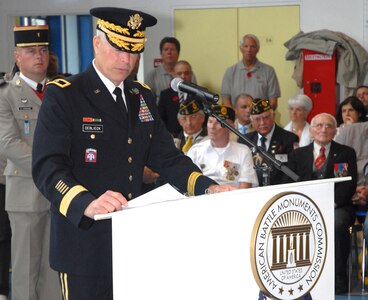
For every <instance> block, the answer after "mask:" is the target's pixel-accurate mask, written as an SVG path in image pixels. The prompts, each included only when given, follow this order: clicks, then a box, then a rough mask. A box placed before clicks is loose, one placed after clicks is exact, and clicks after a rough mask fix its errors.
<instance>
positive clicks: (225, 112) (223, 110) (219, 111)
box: [212, 105, 235, 121]
mask: <svg viewBox="0 0 368 300" xmlns="http://www.w3.org/2000/svg"><path fill="white" fill-rule="evenodd" d="M212 109H213V112H214V113H215V114H216V115H218V116H222V117H224V118H225V119H227V120H231V121H235V111H234V110H233V109H232V108H230V107H227V106H223V105H213V106H212Z"/></svg>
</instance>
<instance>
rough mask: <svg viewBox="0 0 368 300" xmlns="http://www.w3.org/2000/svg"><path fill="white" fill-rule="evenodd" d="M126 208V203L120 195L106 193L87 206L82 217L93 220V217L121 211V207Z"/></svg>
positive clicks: (117, 193)
mask: <svg viewBox="0 0 368 300" xmlns="http://www.w3.org/2000/svg"><path fill="white" fill-rule="evenodd" d="M127 206H128V201H127V199H125V197H124V196H123V195H122V194H121V193H119V192H113V191H106V192H105V193H103V194H102V195H101V196H100V197H98V198H97V199H95V200H93V201H92V202H91V203H90V204H89V205H88V206H87V208H86V209H85V211H84V215H85V216H87V217H89V218H91V219H93V218H94V216H95V215H99V214H107V213H110V212H114V211H118V210H122V208H123V207H127Z"/></svg>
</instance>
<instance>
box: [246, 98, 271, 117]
mask: <svg viewBox="0 0 368 300" xmlns="http://www.w3.org/2000/svg"><path fill="white" fill-rule="evenodd" d="M270 109H271V104H270V101H268V100H267V99H264V98H256V99H254V100H253V101H252V106H251V110H250V114H251V115H259V114H261V113H263V112H265V111H268V110H270Z"/></svg>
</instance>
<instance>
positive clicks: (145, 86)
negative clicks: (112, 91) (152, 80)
mask: <svg viewBox="0 0 368 300" xmlns="http://www.w3.org/2000/svg"><path fill="white" fill-rule="evenodd" d="M134 82H137V83H139V84H140V85H141V86H143V87H144V88H146V89H148V90H151V88H150V87H149V86H148V85H147V84H145V83H143V82H140V81H138V80H137V81H134Z"/></svg>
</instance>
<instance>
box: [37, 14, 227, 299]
mask: <svg viewBox="0 0 368 300" xmlns="http://www.w3.org/2000/svg"><path fill="white" fill-rule="evenodd" d="M90 13H91V14H92V15H93V16H95V17H97V18H98V21H97V30H96V35H95V36H94V37H93V47H94V52H95V58H94V60H93V61H92V62H91V64H90V65H89V67H88V68H87V70H86V71H84V72H82V73H80V74H77V75H74V76H71V77H69V78H68V79H67V80H65V79H58V80H55V81H53V82H50V83H49V84H48V87H47V89H46V93H45V97H44V100H43V104H42V107H41V110H40V115H39V119H38V123H37V128H36V132H35V141H34V146H33V166H32V167H33V170H32V171H33V178H34V181H35V183H36V185H37V187H38V188H39V189H40V191H41V192H42V193H43V194H44V195H45V196H46V198H47V199H48V200H49V201H50V202H51V207H52V209H51V223H52V234H51V253H50V263H51V267H52V268H53V269H55V270H56V271H58V272H59V275H60V280H61V287H62V292H63V294H64V297H65V299H69V300H79V299H88V300H101V299H113V298H112V297H113V288H112V257H111V253H112V245H111V244H112V236H111V221H110V220H102V221H94V217H95V215H97V214H104V213H109V212H113V211H118V210H121V209H122V207H126V206H129V204H128V201H129V200H131V199H134V198H136V197H138V196H140V195H141V194H142V177H143V168H144V166H147V167H149V168H150V169H152V170H153V171H155V172H157V173H159V174H160V175H161V177H162V178H163V179H164V180H167V181H168V182H170V183H172V184H173V185H175V186H177V187H178V188H179V189H180V190H182V191H183V192H187V193H189V194H191V195H195V194H201V193H204V191H205V190H206V189H209V190H220V191H221V190H230V189H232V188H231V187H230V186H219V185H217V184H216V183H215V182H214V181H213V180H211V179H209V178H207V177H205V176H203V175H202V173H201V172H200V170H199V169H198V168H197V167H196V166H195V165H194V164H193V163H192V162H191V161H190V159H189V158H188V157H186V156H185V155H183V153H182V152H181V151H179V150H178V149H177V148H176V147H175V145H174V143H173V140H172V137H171V135H170V134H169V132H168V131H167V130H166V128H165V125H164V123H163V122H162V121H161V119H160V117H159V115H158V111H157V106H156V101H155V98H154V96H153V94H152V92H151V91H150V89H149V88H148V87H147V86H145V85H144V84H141V83H139V82H137V81H131V80H129V79H127V78H128V75H129V73H130V71H131V70H132V68H133V67H134V65H135V62H136V60H137V59H138V55H139V53H141V52H142V51H143V49H144V44H145V40H146V30H147V27H150V26H153V25H155V24H156V18H154V17H153V16H151V15H149V14H146V13H143V12H140V11H135V10H129V9H122V8H114V7H99V8H93V9H91V11H90ZM147 251H149V250H148V249H147ZM122 255H126V254H122Z"/></svg>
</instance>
